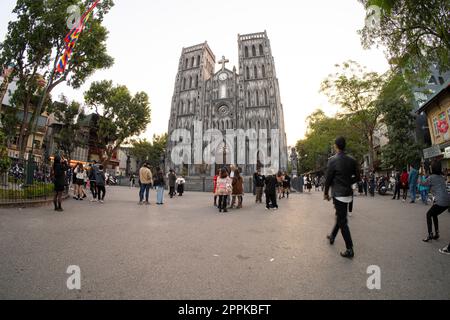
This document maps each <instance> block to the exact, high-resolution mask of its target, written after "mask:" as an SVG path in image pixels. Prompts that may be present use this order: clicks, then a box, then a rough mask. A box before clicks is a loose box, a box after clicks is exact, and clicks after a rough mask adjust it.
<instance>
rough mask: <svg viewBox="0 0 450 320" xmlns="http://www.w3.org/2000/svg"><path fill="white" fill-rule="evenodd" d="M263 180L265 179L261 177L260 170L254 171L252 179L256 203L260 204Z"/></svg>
mask: <svg viewBox="0 0 450 320" xmlns="http://www.w3.org/2000/svg"><path fill="white" fill-rule="evenodd" d="M265 179H266V178H265V177H264V176H263V175H261V169H258V171H256V173H255V175H254V177H253V181H254V184H255V188H256V203H262V194H263V189H264V181H265Z"/></svg>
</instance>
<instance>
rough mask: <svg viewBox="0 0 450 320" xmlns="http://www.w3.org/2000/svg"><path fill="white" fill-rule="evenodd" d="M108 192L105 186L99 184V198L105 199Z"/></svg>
mask: <svg viewBox="0 0 450 320" xmlns="http://www.w3.org/2000/svg"><path fill="white" fill-rule="evenodd" d="M105 194H106V189H105V186H97V196H98V200H104V199H105Z"/></svg>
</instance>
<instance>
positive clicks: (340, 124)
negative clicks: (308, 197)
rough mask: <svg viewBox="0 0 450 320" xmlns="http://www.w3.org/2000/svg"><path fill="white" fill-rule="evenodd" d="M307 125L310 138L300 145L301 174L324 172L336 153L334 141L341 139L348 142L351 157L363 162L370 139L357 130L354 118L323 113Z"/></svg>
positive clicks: (307, 136) (297, 147) (314, 116)
mask: <svg viewBox="0 0 450 320" xmlns="http://www.w3.org/2000/svg"><path fill="white" fill-rule="evenodd" d="M307 121H308V131H307V133H306V137H305V139H302V140H299V141H298V142H297V144H296V149H297V153H298V155H299V160H300V167H299V171H300V172H301V173H305V172H309V171H319V170H324V169H325V167H326V165H327V162H328V158H329V157H330V156H332V154H333V152H334V151H333V145H334V141H335V139H336V138H337V137H339V136H344V137H345V138H346V139H347V151H348V153H350V154H351V155H352V156H353V157H355V159H357V160H358V161H359V162H360V163H361V162H362V159H363V156H364V153H365V152H367V139H366V137H365V135H364V133H363V132H359V131H358V130H355V126H354V124H353V123H352V121H353V120H352V119H351V118H348V117H340V116H338V117H328V116H326V115H325V113H324V112H323V111H322V110H320V109H319V110H316V111H315V112H314V113H312V114H311V115H310V116H309V117H308V120H307Z"/></svg>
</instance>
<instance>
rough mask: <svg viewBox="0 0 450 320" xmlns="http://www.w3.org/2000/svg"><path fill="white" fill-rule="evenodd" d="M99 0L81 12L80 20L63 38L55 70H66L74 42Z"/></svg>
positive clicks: (62, 71)
mask: <svg viewBox="0 0 450 320" xmlns="http://www.w3.org/2000/svg"><path fill="white" fill-rule="evenodd" d="M99 2H100V0H96V1H95V3H94V4H93V5H92V6H91V7H90V8H89V9H88V10H87V11H86V12H85V13H84V14H83V16H82V17H81V19H80V22H79V24H78V25H77V26H75V27H74V28H73V29H72V30H70V32H69V33H68V34H67V35H66V37H65V38H64V42H65V43H66V48H65V50H64V53H63V55H62V57H61V58H60V59H59V62H58V65H57V67H56V72H58V73H64V71H65V70H66V67H67V64H68V62H69V60H70V57H71V56H72V53H73V49H74V48H75V44H76V43H77V41H78V39H79V38H80V35H81V33H82V32H83V29H84V27H85V26H86V23H87V22H88V20H89V18H90V16H91V14H92V11H93V10H94V9H95V7H96V6H97V4H98V3H99Z"/></svg>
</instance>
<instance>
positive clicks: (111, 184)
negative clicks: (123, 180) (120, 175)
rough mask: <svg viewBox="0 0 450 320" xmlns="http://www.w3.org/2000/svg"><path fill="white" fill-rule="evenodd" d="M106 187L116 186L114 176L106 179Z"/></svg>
mask: <svg viewBox="0 0 450 320" xmlns="http://www.w3.org/2000/svg"><path fill="white" fill-rule="evenodd" d="M108 185H110V186H116V185H117V178H116V177H114V176H109V177H108Z"/></svg>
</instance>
